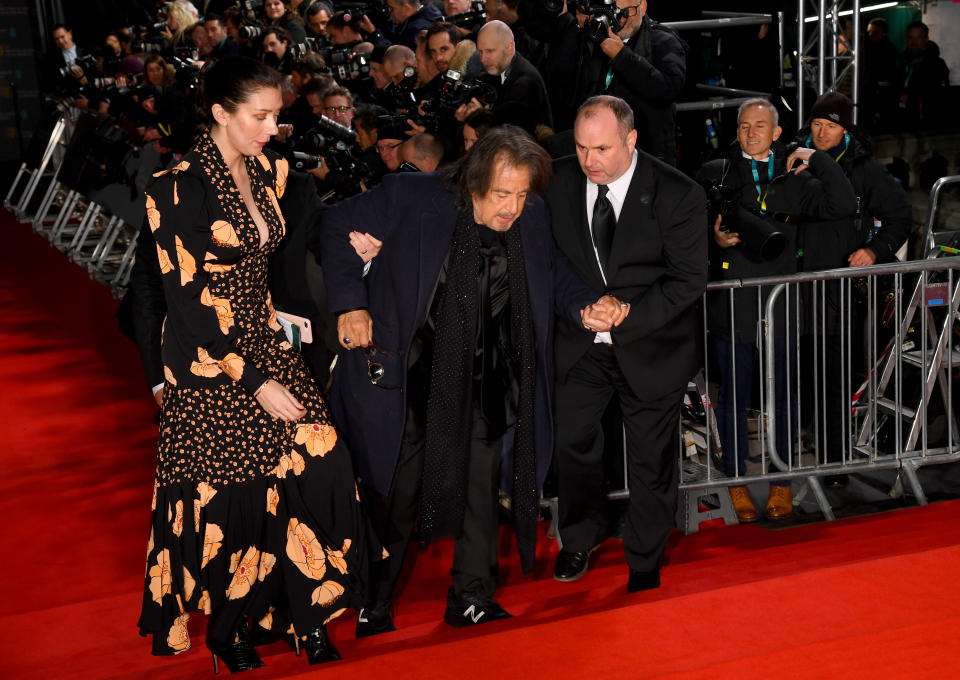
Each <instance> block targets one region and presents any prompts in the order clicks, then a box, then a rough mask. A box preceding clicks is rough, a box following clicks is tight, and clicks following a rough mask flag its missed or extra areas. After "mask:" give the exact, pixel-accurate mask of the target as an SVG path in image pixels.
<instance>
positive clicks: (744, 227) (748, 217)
mask: <svg viewBox="0 0 960 680" xmlns="http://www.w3.org/2000/svg"><path fill="white" fill-rule="evenodd" d="M732 171H733V170H732V168H731V167H730V163H729V161H727V160H726V159H721V160H716V161H710V162H709V163H706V164H704V166H703V169H702V170H701V171H700V175H699V177H700V184H701V186H703V188H704V189H705V190H706V192H707V219H708V220H709V221H708V224H709V225H710V227H711V228H712V227H713V225H714V224H716V222H717V217H718V216H722V217H721V220H720V230H721V231H723V232H727V233H736V234H737V235H738V237H739V238H740V242H741V243H743V246H744V248H745V249H746V250H748V251H750V253H752V254H753V255H754V256H756V257H759V258H760V259H761V260H775V259H776V258H778V257H780V254H781V253H782V252H783V249H784V248H786V246H787V237H786V235H785V234H784V233H783V232H782V231H780V229H779V228H778V227H777V223H776V222H774V221H773V220H772V219H769V218H764V217H763V216H762V215H757V214H755V213H753V212H750V211H749V210H747V209H746V208H744V207H743V205H742V204H741V202H740V189H739V188H737V187H735V186H730V185H727V184H725V183H724V179H725V178H726V177H727V175H728V174H729V173H730V172H732Z"/></svg>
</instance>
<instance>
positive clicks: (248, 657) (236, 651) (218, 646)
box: [207, 621, 266, 675]
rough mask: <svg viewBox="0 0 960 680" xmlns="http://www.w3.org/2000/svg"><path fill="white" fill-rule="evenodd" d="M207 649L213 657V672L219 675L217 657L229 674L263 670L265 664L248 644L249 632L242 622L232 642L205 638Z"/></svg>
mask: <svg viewBox="0 0 960 680" xmlns="http://www.w3.org/2000/svg"><path fill="white" fill-rule="evenodd" d="M207 649H209V650H210V653H211V654H212V655H213V672H214V674H215V675H216V674H219V672H220V668H219V667H218V665H217V657H218V656H219V657H220V658H221V659H223V662H224V663H225V664H227V669H228V670H229V671H230V672H231V673H239V672H240V671H252V670H253V669H254V668H263V667H264V666H265V665H266V664H264V663H263V661H261V660H260V657H259V656H258V655H257V650H256V649H255V648H254V646H253V643H252V642H250V631H249V629H248V628H247V624H246V621H244V622H243V623H242V624H241V625H240V627H239V628H238V629H237V635H236V639H235V640H234V641H233V642H220V641H219V640H214V639H212V638H210V637H209V636H207Z"/></svg>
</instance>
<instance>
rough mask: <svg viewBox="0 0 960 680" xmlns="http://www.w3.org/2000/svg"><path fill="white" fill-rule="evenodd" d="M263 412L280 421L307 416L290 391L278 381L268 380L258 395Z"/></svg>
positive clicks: (305, 410)
mask: <svg viewBox="0 0 960 680" xmlns="http://www.w3.org/2000/svg"><path fill="white" fill-rule="evenodd" d="M256 399H257V401H258V402H260V405H261V406H262V407H263V410H264V411H266V412H267V413H269V414H270V416H271V417H273V418H279V419H280V420H297V419H298V418H302V417H303V416H305V415H306V414H307V409H305V408H304V407H303V404H301V403H300V402H299V401H297V399H296V398H295V397H294V396H293V395H292V394H290V390H288V389H287V388H286V387H284V386H283V385H281V384H280V383H278V382H277V381H276V380H267V382H265V383H263V386H262V387H261V388H260V390H259V391H258V392H257V394H256Z"/></svg>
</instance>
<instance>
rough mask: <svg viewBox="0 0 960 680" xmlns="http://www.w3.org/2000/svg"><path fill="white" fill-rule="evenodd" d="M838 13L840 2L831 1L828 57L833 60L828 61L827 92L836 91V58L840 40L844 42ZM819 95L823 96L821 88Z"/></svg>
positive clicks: (837, 0)
mask: <svg viewBox="0 0 960 680" xmlns="http://www.w3.org/2000/svg"><path fill="white" fill-rule="evenodd" d="M839 11H840V0H833V4H832V5H830V32H831V33H832V34H833V35H832V36H831V38H832V39H831V40H830V56H831V57H833V59H831V60H830V87H828V88H827V89H828V90H837V89H839V88H838V85H839V83H837V57H838V56H839V54H838V53H839V50H840V40H841V39H842V40H843V41H844V42H846V39H845V38H844V37H843V27H842V25H841V24H840V17H838V16H837V13H838V12H839ZM820 94H823V89H822V88H821V90H820Z"/></svg>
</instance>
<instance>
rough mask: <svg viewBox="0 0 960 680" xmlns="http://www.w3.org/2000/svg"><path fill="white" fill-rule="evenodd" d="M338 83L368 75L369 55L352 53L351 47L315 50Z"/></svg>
mask: <svg viewBox="0 0 960 680" xmlns="http://www.w3.org/2000/svg"><path fill="white" fill-rule="evenodd" d="M315 51H316V53H317V54H319V55H320V57H321V58H322V59H323V63H324V64H326V65H327V68H328V69H330V75H332V76H333V77H334V78H336V79H337V80H339V81H341V82H342V81H344V80H356V79H357V78H366V77H367V76H369V75H370V55H369V54H361V53H359V52H357V53H354V51H353V48H351V47H328V48H324V49H319V50H315Z"/></svg>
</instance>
